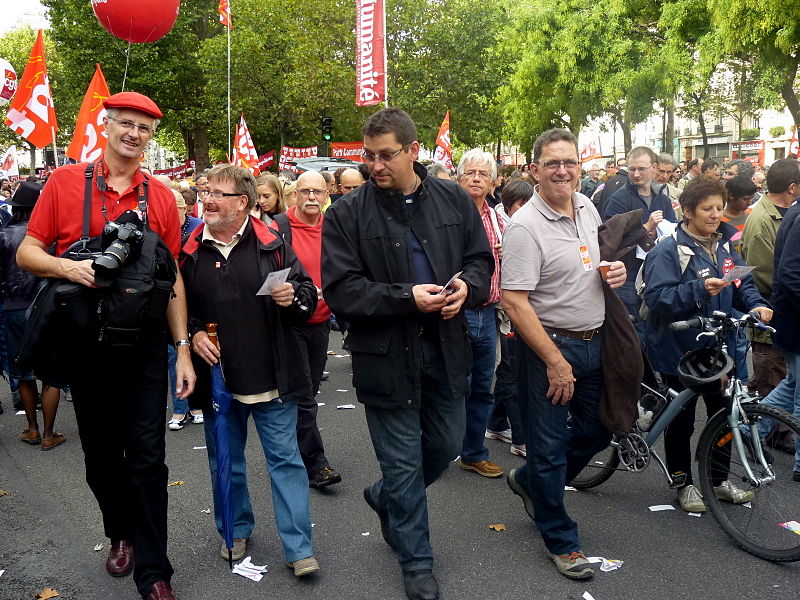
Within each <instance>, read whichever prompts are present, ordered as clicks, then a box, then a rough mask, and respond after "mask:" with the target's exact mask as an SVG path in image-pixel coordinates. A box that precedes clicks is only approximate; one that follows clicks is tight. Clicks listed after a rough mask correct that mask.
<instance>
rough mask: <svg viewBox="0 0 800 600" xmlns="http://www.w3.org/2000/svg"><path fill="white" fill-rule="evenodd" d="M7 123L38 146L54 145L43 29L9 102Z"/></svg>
mask: <svg viewBox="0 0 800 600" xmlns="http://www.w3.org/2000/svg"><path fill="white" fill-rule="evenodd" d="M5 124H6V125H8V126H9V127H10V128H11V129H13V130H14V132H15V133H17V134H19V135H21V136H22V137H24V138H25V139H26V140H28V141H29V142H30V143H31V144H33V145H34V146H36V147H37V148H44V147H45V146H47V145H49V144H51V143H52V142H53V136H54V135H55V132H56V131H57V130H58V123H56V111H55V108H54V107H53V94H52V93H51V92H50V81H49V79H48V77H47V63H46V61H45V55H44V40H43V39H42V30H41V29H40V30H39V33H38V35H37V36H36V42H35V43H34V44H33V49H32V50H31V55H30V58H28V64H27V65H25V72H24V73H23V74H22V79H21V80H20V82H19V88H18V89H17V94H16V95H15V96H14V98H13V99H12V100H11V104H10V105H9V108H8V114H7V115H6V118H5Z"/></svg>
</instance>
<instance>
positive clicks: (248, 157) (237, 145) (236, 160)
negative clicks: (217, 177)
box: [231, 113, 260, 175]
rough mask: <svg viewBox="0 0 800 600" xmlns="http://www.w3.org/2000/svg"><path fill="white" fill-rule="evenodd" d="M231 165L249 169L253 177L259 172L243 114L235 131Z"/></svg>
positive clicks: (255, 153) (256, 154)
mask: <svg viewBox="0 0 800 600" xmlns="http://www.w3.org/2000/svg"><path fill="white" fill-rule="evenodd" d="M231 164H234V165H239V166H240V167H244V168H245V169H249V170H250V172H252V173H253V175H258V174H259V172H260V171H259V170H258V152H256V148H255V146H254V145H253V138H251V137H250V131H249V130H248V129H247V123H245V122H244V113H242V120H241V121H240V122H239V127H238V128H237V129H236V138H235V139H234V143H233V160H232V161H231Z"/></svg>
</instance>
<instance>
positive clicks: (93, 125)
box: [67, 64, 111, 162]
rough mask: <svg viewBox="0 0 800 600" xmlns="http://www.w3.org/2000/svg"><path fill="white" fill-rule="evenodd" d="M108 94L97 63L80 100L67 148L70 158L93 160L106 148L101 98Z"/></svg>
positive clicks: (104, 111)
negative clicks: (87, 87) (81, 100)
mask: <svg viewBox="0 0 800 600" xmlns="http://www.w3.org/2000/svg"><path fill="white" fill-rule="evenodd" d="M110 95H111V93H110V92H109V91H108V85H107V84H106V78H105V77H103V71H102V70H101V69H100V65H99V64H98V65H97V66H96V68H95V71H94V77H92V81H91V83H90V84H89V89H87V90H86V95H85V96H84V97H83V102H81V109H80V111H79V112H78V121H77V123H76V124H75V133H74V134H73V136H72V142H71V143H70V145H69V148H67V156H69V157H70V158H71V159H72V160H77V161H78V162H93V161H96V160H97V159H98V158H100V155H101V154H103V151H104V150H105V149H106V141H107V139H108V135H107V134H106V128H105V126H104V125H103V117H104V116H105V115H106V109H105V108H104V107H103V100H105V99H106V98H108V97H109V96H110Z"/></svg>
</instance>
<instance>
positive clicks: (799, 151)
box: [789, 125, 800, 156]
mask: <svg viewBox="0 0 800 600" xmlns="http://www.w3.org/2000/svg"><path fill="white" fill-rule="evenodd" d="M789 154H794V155H795V156H800V142H798V141H797V125H795V126H794V129H793V130H792V139H791V140H790V141H789Z"/></svg>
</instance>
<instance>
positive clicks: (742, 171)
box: [726, 159, 756, 179]
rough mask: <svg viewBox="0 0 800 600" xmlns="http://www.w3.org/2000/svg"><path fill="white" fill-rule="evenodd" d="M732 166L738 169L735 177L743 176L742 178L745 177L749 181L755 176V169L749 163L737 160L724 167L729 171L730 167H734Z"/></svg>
mask: <svg viewBox="0 0 800 600" xmlns="http://www.w3.org/2000/svg"><path fill="white" fill-rule="evenodd" d="M734 165H736V166H737V167H739V170H738V172H737V175H744V176H745V177H747V178H748V179H751V178H752V177H753V175H755V174H756V169H755V167H753V165H751V164H750V163H749V162H747V161H746V160H739V159H736V160H732V161H731V162H729V163H728V164H727V165H726V167H727V168H729V169H730V168H731V167H732V166H734Z"/></svg>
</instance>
